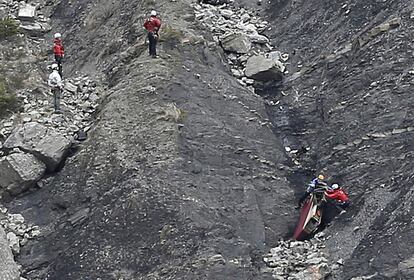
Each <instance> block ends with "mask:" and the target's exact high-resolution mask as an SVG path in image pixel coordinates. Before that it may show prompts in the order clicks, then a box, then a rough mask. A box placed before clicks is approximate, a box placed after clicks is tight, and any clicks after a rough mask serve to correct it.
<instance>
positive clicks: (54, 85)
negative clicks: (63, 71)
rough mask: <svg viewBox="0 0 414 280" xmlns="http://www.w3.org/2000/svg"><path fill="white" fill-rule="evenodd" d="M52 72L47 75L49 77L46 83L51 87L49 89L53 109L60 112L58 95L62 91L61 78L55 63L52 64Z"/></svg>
mask: <svg viewBox="0 0 414 280" xmlns="http://www.w3.org/2000/svg"><path fill="white" fill-rule="evenodd" d="M51 68H52V73H50V75H49V79H48V81H47V84H48V85H49V86H50V87H51V91H52V94H53V106H54V109H55V113H60V95H61V92H62V88H63V85H62V78H61V77H60V75H59V72H58V71H59V66H58V64H57V63H53V64H52V66H51Z"/></svg>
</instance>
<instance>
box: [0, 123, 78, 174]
mask: <svg viewBox="0 0 414 280" xmlns="http://www.w3.org/2000/svg"><path fill="white" fill-rule="evenodd" d="M70 146H71V141H70V140H69V139H67V138H66V137H64V136H63V135H62V134H60V133H59V132H56V131H55V130H53V129H49V128H47V127H45V126H44V125H41V124H39V123H36V122H30V123H26V124H23V125H20V126H18V127H17V128H16V129H15V130H14V131H13V133H12V134H11V135H10V136H9V138H7V140H6V141H5V142H4V145H3V147H4V148H6V149H14V148H19V149H21V150H23V151H25V152H27V153H30V154H33V155H35V156H36V157H37V158H38V159H40V160H41V161H43V162H44V163H45V164H46V167H47V170H48V171H49V172H53V171H55V170H56V168H57V167H58V166H59V164H60V163H61V162H62V160H64V158H65V156H66V154H67V152H68V150H69V148H70Z"/></svg>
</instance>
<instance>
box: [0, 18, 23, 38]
mask: <svg viewBox="0 0 414 280" xmlns="http://www.w3.org/2000/svg"><path fill="white" fill-rule="evenodd" d="M17 33H19V24H18V23H17V22H16V21H15V20H14V19H10V18H6V19H1V20H0V39H4V38H7V37H10V36H13V35H15V34H17Z"/></svg>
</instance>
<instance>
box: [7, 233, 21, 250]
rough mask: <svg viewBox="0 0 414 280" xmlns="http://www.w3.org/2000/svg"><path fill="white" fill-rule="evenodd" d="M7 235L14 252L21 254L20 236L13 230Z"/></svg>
mask: <svg viewBox="0 0 414 280" xmlns="http://www.w3.org/2000/svg"><path fill="white" fill-rule="evenodd" d="M6 237H7V241H8V242H9V246H10V248H11V249H12V251H13V253H14V254H19V253H20V243H19V238H18V237H17V235H16V234H14V233H13V232H9V233H7V235H6Z"/></svg>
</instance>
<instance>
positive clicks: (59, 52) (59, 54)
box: [53, 33, 65, 78]
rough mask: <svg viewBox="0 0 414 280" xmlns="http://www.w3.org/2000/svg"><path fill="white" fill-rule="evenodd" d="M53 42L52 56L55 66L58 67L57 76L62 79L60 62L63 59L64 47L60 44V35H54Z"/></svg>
mask: <svg viewBox="0 0 414 280" xmlns="http://www.w3.org/2000/svg"><path fill="white" fill-rule="evenodd" d="M54 37H55V39H54V40H53V54H54V55H55V61H56V64H57V65H58V67H59V75H60V77H61V78H62V77H63V76H62V62H63V58H64V57H65V47H64V46H63V42H62V34H60V33H56V34H55V36H54Z"/></svg>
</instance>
